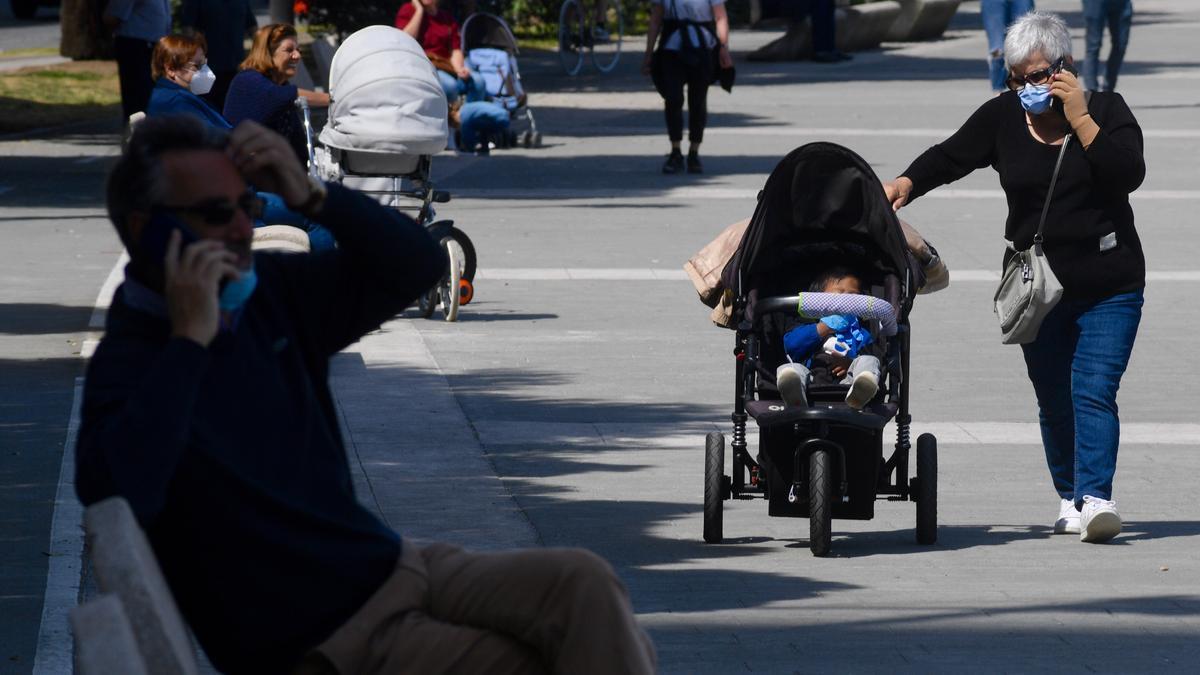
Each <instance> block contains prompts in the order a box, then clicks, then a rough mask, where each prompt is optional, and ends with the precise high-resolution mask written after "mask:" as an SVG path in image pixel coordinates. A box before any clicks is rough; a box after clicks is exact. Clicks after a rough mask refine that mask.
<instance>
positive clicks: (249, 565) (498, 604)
mask: <svg viewBox="0 0 1200 675" xmlns="http://www.w3.org/2000/svg"><path fill="white" fill-rule="evenodd" d="M248 183H249V184H253V185H254V186H255V187H256V188H257V189H260V190H266V191H270V192H274V193H276V194H279V195H282V196H283V198H284V200H285V201H286V202H287V205H288V206H289V207H290V208H292V209H294V210H297V211H299V212H301V213H303V214H304V215H305V216H307V217H309V218H310V219H312V220H314V221H316V222H320V223H322V224H323V225H325V226H327V227H328V228H329V229H330V230H331V231H333V233H334V234H335V235H336V237H337V242H338V248H337V249H335V250H332V251H327V252H322V253H319V254H312V255H306V254H285V253H258V254H253V255H252V254H251V252H250V241H251V228H252V225H251V222H252V218H253V217H254V215H255V214H256V212H257V210H258V209H259V207H260V205H259V203H258V201H257V198H256V197H255V196H254V193H252V192H249V191H248V188H247V184H248ZM108 211H109V215H110V217H111V219H112V221H113V224H114V225H115V226H116V229H117V232H118V234H119V236H120V238H121V241H122V242H123V243H124V245H125V247H126V248H127V249H128V251H129V254H130V258H131V262H130V264H129V266H128V268H127V269H126V278H125V282H124V283H123V284H122V285H121V286H120V287H119V288H118V289H117V291H116V293H115V294H114V297H113V302H112V306H111V308H110V309H109V313H108V319H107V326H106V333H105V336H104V339H103V340H101V342H100V344H99V346H98V347H97V349H96V352H95V355H94V356H93V357H92V359H91V362H90V364H89V366H88V372H87V381H86V384H85V387H84V402H83V419H82V425H81V427H80V432H79V440H78V446H77V447H78V450H77V452H78V455H77V459H76V464H77V473H76V488H77V490H78V493H79V497H80V499H81V500H82V501H83V502H84V503H85V504H91V503H93V502H96V501H99V500H101V499H105V498H107V497H110V496H114V495H119V496H121V497H123V498H125V499H126V500H128V502H129V504H130V505H131V506H132V508H133V511H134V513H135V514H136V516H137V518H138V521H139V522H140V524H141V525H142V527H143V528H144V529H145V530H146V533H147V535H148V537H149V539H150V543H151V545H152V547H153V549H154V552H155V554H156V556H157V558H158V561H159V563H160V564H161V566H162V569H163V572H164V574H165V576H166V578H167V581H168V584H169V585H170V588H171V591H172V593H173V594H174V596H175V599H176V601H177V602H178V604H179V607H180V609H181V610H182V612H183V614H184V617H185V618H186V619H187V621H188V623H189V624H190V625H191V627H192V629H193V630H194V632H195V634H196V637H197V638H198V639H199V641H200V643H201V645H202V646H203V647H204V649H205V651H206V652H207V653H208V655H209V657H210V659H211V660H212V662H213V664H214V665H215V666H216V667H217V668H218V669H220V670H221V671H223V672H228V673H340V674H343V675H345V674H350V673H354V674H356V675H357V674H359V673H364V674H370V673H405V672H412V673H441V672H449V671H454V672H481V673H482V672H487V673H528V672H571V673H593V672H594V673H600V672H607V673H611V672H623V673H647V672H652V671H653V668H654V651H653V647H652V646H651V645H650V642H649V640H648V638H647V637H646V636H645V634H644V633H643V632H642V631H641V630H640V629H639V628H638V626H637V624H636V621H635V620H634V617H633V613H632V609H631V607H630V604H629V599H628V596H627V594H626V592H625V589H624V587H623V586H622V585H621V582H620V581H619V580H618V579H617V578H616V576H615V574H614V573H613V571H612V569H611V568H610V567H609V566H608V564H607V563H605V562H604V561H603V560H601V559H599V558H598V557H596V556H595V555H593V554H591V553H588V552H586V551H582V550H572V549H558V550H554V549H531V550H523V551H512V552H501V553H491V554H476V553H471V552H467V551H464V550H462V549H459V548H456V547H453V546H449V545H445V544H431V545H417V544H413V543H412V542H409V541H401V538H400V536H399V535H398V534H397V533H395V532H394V531H392V530H391V529H390V528H389V527H388V526H387V525H385V524H384V523H383V522H382V521H381V520H380V519H379V518H377V517H376V516H375V515H374V514H373V513H372V512H370V511H368V510H367V509H366V508H364V507H363V506H362V505H360V504H359V502H358V501H357V500H356V499H355V496H354V490H353V487H352V482H351V476H350V471H349V467H348V462H347V458H346V453H345V448H344V446H343V444H342V438H341V434H340V432H339V429H338V424H337V421H336V417H335V414H334V409H333V399H332V395H331V393H330V390H329V385H328V370H329V359H330V357H331V356H333V355H334V354H335V353H337V352H338V351H339V350H341V349H343V348H344V347H346V346H348V345H350V344H352V343H353V342H355V341H357V340H358V339H359V338H360V337H361V336H362V335H364V334H365V333H367V332H368V331H370V330H373V329H375V328H377V327H379V325H380V324H381V323H383V322H384V321H386V320H388V319H390V318H391V317H393V316H395V315H396V314H397V313H399V312H400V311H401V310H403V309H404V308H405V306H407V305H408V304H409V303H410V302H412V300H414V299H415V298H416V297H417V296H418V294H420V293H421V292H423V291H425V290H426V289H428V288H429V287H431V286H432V285H433V284H434V283H435V282H436V281H437V280H438V279H439V278H440V277H441V275H442V274H443V272H444V270H445V267H446V265H447V261H446V257H445V255H444V254H443V252H442V250H441V248H440V246H439V245H438V244H437V242H435V241H434V240H433V239H432V238H431V237H430V236H429V235H428V234H427V233H426V231H425V229H424V228H423V227H421V226H420V225H418V224H417V223H415V222H413V221H412V220H411V219H409V218H408V217H406V216H404V215H401V214H399V213H397V212H396V211H392V210H389V209H385V208H384V207H382V206H380V205H379V204H378V203H376V202H374V201H372V200H370V199H367V198H365V197H363V196H362V195H359V194H358V193H355V192H354V191H352V190H348V189H345V188H342V187H341V186H338V185H328V186H326V185H324V184H322V183H320V182H318V181H316V180H313V179H310V178H309V177H308V175H307V174H305V173H304V171H303V170H302V169H301V168H300V166H299V165H298V164H297V163H296V161H295V157H294V155H293V154H292V151H291V149H290V147H289V145H288V144H287V141H285V140H284V139H283V138H282V137H281V136H279V135H277V134H275V133H274V132H272V131H269V130H267V129H265V128H264V127H262V126H260V125H258V124H255V123H253V122H245V123H243V124H241V125H240V126H238V127H237V128H236V129H234V130H233V131H232V133H228V134H226V133H225V132H222V131H218V130H215V129H213V128H211V127H208V126H206V125H204V124H202V123H200V122H199V121H198V120H195V119H193V118H189V117H171V116H166V117H160V118H151V119H148V120H146V121H144V122H143V123H142V124H141V125H139V127H138V129H137V130H136V131H135V133H134V134H133V137H132V138H131V140H130V143H129V145H128V147H127V148H126V150H125V152H124V154H123V155H122V156H121V158H120V160H119V161H118V162H117V164H116V166H115V167H114V168H113V171H112V173H111V175H110V177H109V184H108ZM414 426H415V425H414Z"/></svg>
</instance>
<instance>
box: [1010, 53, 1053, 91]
mask: <svg viewBox="0 0 1200 675" xmlns="http://www.w3.org/2000/svg"><path fill="white" fill-rule="evenodd" d="M1064 62H1065V59H1059V60H1057V61H1055V62H1054V65H1052V66H1050V67H1049V68H1042V69H1041V70H1035V71H1033V72H1032V73H1029V74H1028V75H1010V76H1009V78H1008V88H1009V89H1020V88H1021V87H1023V86H1025V85H1027V84H1032V85H1035V86H1036V85H1039V84H1046V83H1047V82H1049V81H1050V78H1052V77H1054V75H1055V73H1058V72H1059V71H1061V70H1062V69H1063V64H1064Z"/></svg>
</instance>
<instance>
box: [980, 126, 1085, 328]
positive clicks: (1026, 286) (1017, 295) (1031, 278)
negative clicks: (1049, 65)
mask: <svg viewBox="0 0 1200 675" xmlns="http://www.w3.org/2000/svg"><path fill="white" fill-rule="evenodd" d="M1070 144H1071V134H1070V133H1068V134H1067V135H1066V137H1065V138H1063V144H1062V149H1061V150H1059V151H1058V160H1057V161H1056V162H1055V163H1054V174H1053V175H1052V176H1051V177H1050V190H1049V191H1048V192H1046V203H1045V204H1043V205H1042V217H1041V219H1040V220H1039V221H1038V229H1037V233H1036V234H1034V235H1033V246H1030V247H1029V248H1027V249H1025V250H1024V251H1017V252H1016V253H1015V254H1014V255H1013V257H1012V258H1010V259H1009V261H1008V264H1007V265H1005V267H1004V274H1003V275H1002V276H1001V277H1000V285H999V286H998V287H997V288H996V296H995V298H994V301H995V311H996V318H998V319H1000V334H1001V338H1000V341H1001V342H1003V343H1004V344H1006V345H1019V344H1025V343H1028V342H1033V341H1034V340H1035V339H1036V338H1037V335H1038V329H1039V328H1041V326H1042V320H1043V319H1045V318H1046V315H1047V314H1049V313H1050V310H1052V309H1054V306H1055V305H1057V304H1058V301H1059V300H1060V299H1062V293H1063V287H1062V284H1061V283H1059V281H1058V277H1056V276H1054V271H1053V270H1051V269H1050V262H1049V261H1048V260H1047V259H1046V254H1045V252H1043V251H1042V229H1043V228H1045V226H1046V213H1047V212H1049V210H1050V198H1051V197H1052V196H1054V184H1055V183H1057V182H1058V171H1059V169H1060V168H1062V161H1063V156H1064V155H1066V154H1067V146H1068V145H1070ZM1009 247H1010V248H1013V245H1012V243H1011V242H1010V243H1009Z"/></svg>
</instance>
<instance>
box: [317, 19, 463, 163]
mask: <svg viewBox="0 0 1200 675" xmlns="http://www.w3.org/2000/svg"><path fill="white" fill-rule="evenodd" d="M329 94H330V98H331V99H332V102H331V103H330V105H329V122H328V123H327V124H326V125H325V128H324V129H323V130H322V131H321V136H320V138H321V142H322V143H324V144H325V145H327V146H331V147H335V148H339V149H342V150H352V151H366V152H376V153H385V154H401V155H432V154H435V153H437V152H440V151H441V150H443V149H444V148H445V147H446V138H447V134H448V130H447V123H446V118H447V107H446V95H445V93H444V92H443V91H442V87H441V85H440V84H439V83H438V79H437V75H436V73H435V72H434V69H433V64H432V63H430V61H429V58H428V57H426V56H425V51H424V50H423V49H421V46H420V44H418V43H417V41H416V40H414V39H413V38H412V37H411V36H409V35H408V34H407V33H405V32H404V31H402V30H399V29H397V28H392V27H390V26H369V27H367V28H364V29H362V30H360V31H358V32H356V33H354V34H353V35H351V36H350V37H348V38H346V40H345V42H343V43H342V45H341V47H339V48H338V50H337V53H335V54H334V56H333V63H332V65H331V66H330V69H329Z"/></svg>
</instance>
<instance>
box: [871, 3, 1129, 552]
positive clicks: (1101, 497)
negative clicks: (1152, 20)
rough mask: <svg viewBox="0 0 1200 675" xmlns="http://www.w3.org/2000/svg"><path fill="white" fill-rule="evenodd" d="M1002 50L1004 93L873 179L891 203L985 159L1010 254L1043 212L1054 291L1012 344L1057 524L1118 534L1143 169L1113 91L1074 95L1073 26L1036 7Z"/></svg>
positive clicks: (1091, 535) (1091, 536)
mask: <svg viewBox="0 0 1200 675" xmlns="http://www.w3.org/2000/svg"><path fill="white" fill-rule="evenodd" d="M1004 58H1005V60H1006V65H1007V67H1008V72H1009V79H1008V86H1009V91H1007V92H1004V93H1002V94H1000V95H999V96H996V97H994V98H992V99H990V100H988V101H987V102H986V103H984V104H983V105H982V106H980V107H979V109H978V110H976V111H975V113H974V114H973V115H971V117H970V119H968V120H967V122H966V123H965V124H964V125H963V126H962V128H961V129H959V130H958V131H957V132H955V133H954V135H953V136H951V137H950V138H948V139H946V140H945V141H943V142H942V143H939V144H938V145H935V146H933V147H932V148H930V149H928V150H926V151H925V152H924V153H922V154H921V156H920V157H918V158H917V159H916V160H915V161H913V163H912V164H911V165H910V166H909V167H908V169H906V170H905V171H904V173H903V174H902V175H901V176H900V177H898V178H896V179H895V180H893V181H890V182H888V183H886V184H885V185H884V188H885V190H886V192H887V195H888V198H889V199H890V200H891V201H892V205H893V207H895V208H897V209H898V208H900V207H901V206H904V205H905V204H907V203H908V202H910V201H912V200H913V199H916V198H917V197H919V196H920V195H923V194H925V193H926V192H929V191H930V190H933V189H934V188H936V187H938V186H939V185H945V184H947V183H951V182H953V181H956V180H958V179H960V178H962V177H964V176H966V175H967V174H969V173H971V172H972V171H974V170H975V169H980V168H983V167H985V166H991V167H993V168H994V169H995V170H996V172H997V173H998V174H999V175H1000V186H1001V187H1002V188H1003V189H1004V193H1005V196H1006V197H1007V200H1008V220H1007V223H1006V225H1005V230H1004V235H1005V239H1007V240H1008V241H1010V242H1012V243H1013V246H1014V247H1015V249H1017V250H1025V249H1028V248H1029V247H1030V246H1031V245H1032V243H1033V241H1034V236H1035V234H1036V232H1037V230H1038V225H1039V222H1041V221H1042V211H1043V209H1044V208H1045V209H1046V215H1045V221H1044V222H1045V225H1044V231H1043V233H1042V237H1043V240H1044V243H1043V250H1044V251H1045V255H1046V258H1047V260H1048V261H1049V263H1050V267H1051V269H1052V270H1053V271H1054V274H1055V276H1056V277H1057V278H1058V280H1059V282H1061V284H1062V287H1063V295H1062V300H1061V301H1060V302H1059V303H1058V304H1057V305H1055V306H1054V308H1053V309H1052V310H1051V311H1050V312H1049V314H1047V315H1046V318H1045V319H1044V321H1043V322H1042V324H1041V329H1040V332H1039V333H1038V335H1037V338H1036V339H1035V340H1034V341H1033V342H1030V343H1028V344H1023V345H1021V347H1022V349H1023V350H1024V356H1025V365H1026V369H1027V373H1028V376H1029V380H1030V382H1031V383H1032V384H1033V390H1034V393H1035V395H1036V396H1037V403H1038V409H1039V413H1040V414H1039V421H1040V423H1041V431H1042V444H1043V446H1044V447H1045V451H1046V462H1047V464H1048V466H1049V469H1050V477H1051V479H1052V481H1053V485H1054V488H1055V491H1056V492H1058V495H1059V497H1060V499H1061V503H1060V508H1059V512H1058V518H1057V519H1056V520H1055V522H1054V532H1055V533H1064V534H1065V533H1070V534H1076V533H1078V535H1079V536H1080V538H1081V539H1083V540H1084V541H1091V542H1100V541H1106V540H1108V539H1111V538H1112V537H1114V536H1116V535H1117V534H1118V533H1119V532H1120V531H1121V519H1120V516H1119V515H1118V514H1117V510H1116V504H1115V503H1114V502H1113V501H1112V489H1113V476H1114V474H1115V472H1116V466H1117V447H1118V445H1119V443H1120V426H1119V422H1118V418H1117V402H1116V398H1117V388H1118V387H1119V385H1120V382H1121V377H1122V376H1123V375H1124V373H1125V368H1126V366H1127V365H1128V363H1129V356H1130V352H1131V351H1132V350H1133V342H1134V338H1135V337H1136V336H1137V329H1138V324H1139V322H1140V320H1141V315H1142V302H1143V290H1144V288H1145V284H1146V260H1145V257H1144V255H1143V253H1142V244H1141V241H1140V239H1139V238H1138V233H1137V230H1136V229H1134V224H1133V209H1132V208H1130V204H1129V194H1130V193H1131V192H1133V191H1134V190H1136V189H1137V188H1138V186H1139V185H1141V183H1142V180H1143V179H1144V178H1145V175H1146V164H1145V160H1144V159H1143V156H1142V130H1141V127H1139V126H1138V123H1137V120H1136V119H1134V117H1133V113H1132V112H1130V110H1129V106H1127V105H1126V104H1125V100H1124V99H1123V98H1121V96H1120V95H1119V94H1116V93H1112V92H1096V93H1095V94H1094V95H1093V96H1092V97H1091V98H1090V99H1089V98H1088V97H1087V96H1086V95H1085V94H1084V88H1083V86H1082V85H1081V84H1080V82H1079V80H1078V79H1077V78H1076V77H1075V74H1074V68H1073V67H1072V64H1073V61H1072V59H1071V36H1070V34H1069V33H1068V32H1067V26H1066V24H1065V23H1063V21H1062V19H1060V18H1059V17H1058V16H1055V15H1054V14H1050V13H1047V12H1033V13H1031V14H1026V15H1025V16H1023V17H1021V18H1020V19H1018V20H1017V21H1016V22H1015V23H1013V25H1012V26H1011V27H1010V28H1009V30H1008V34H1007V36H1006V37H1005V40H1004ZM1064 143H1067V145H1066V148H1065V150H1064V149H1063V144H1064ZM1060 152H1061V156H1062V166H1061V168H1059V169H1058V177H1057V181H1056V182H1055V185H1054V192H1053V194H1052V195H1051V199H1050V200H1049V205H1048V207H1047V206H1046V204H1047V194H1048V193H1049V191H1050V184H1051V176H1053V175H1054V172H1055V166H1056V162H1057V160H1058V158H1059V156H1060ZM1011 255H1012V252H1011V251H1010V252H1008V253H1007V255H1006V256H1005V258H1004V262H1005V264H1007V262H1008V260H1009V257H1010V256H1011Z"/></svg>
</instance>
